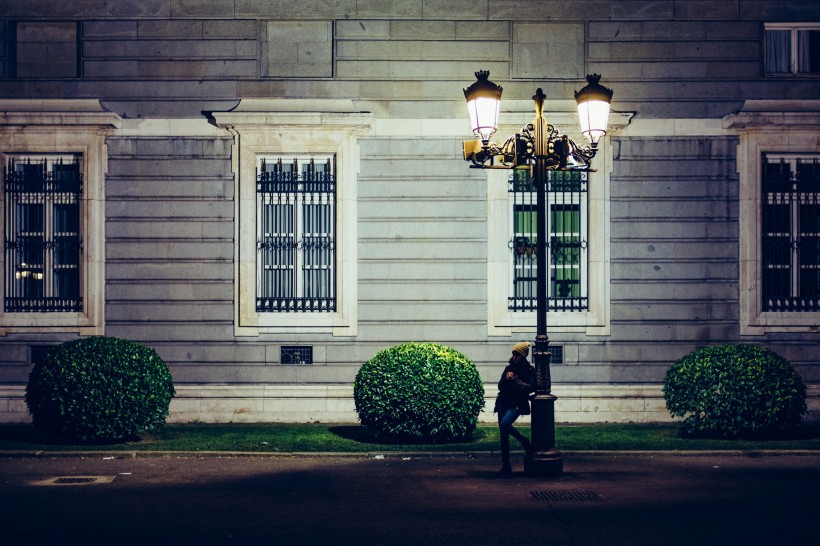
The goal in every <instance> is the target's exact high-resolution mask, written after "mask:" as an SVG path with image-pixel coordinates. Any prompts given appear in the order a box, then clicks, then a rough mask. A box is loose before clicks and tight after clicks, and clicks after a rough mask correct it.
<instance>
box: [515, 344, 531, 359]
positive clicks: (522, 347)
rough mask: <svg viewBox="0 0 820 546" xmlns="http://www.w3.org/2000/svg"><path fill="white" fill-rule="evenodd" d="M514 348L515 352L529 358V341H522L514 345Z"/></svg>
mask: <svg viewBox="0 0 820 546" xmlns="http://www.w3.org/2000/svg"><path fill="white" fill-rule="evenodd" d="M512 350H513V352H514V353H518V354H520V355H521V356H523V357H524V358H527V355H529V354H530V344H529V342H527V341H522V342H521V343H516V344H515V345H513V348H512Z"/></svg>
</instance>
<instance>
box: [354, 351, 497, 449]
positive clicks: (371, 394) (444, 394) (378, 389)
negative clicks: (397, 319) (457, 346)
mask: <svg viewBox="0 0 820 546" xmlns="http://www.w3.org/2000/svg"><path fill="white" fill-rule="evenodd" d="M353 398H354V400H355V402H356V412H357V413H358V414H359V420H360V421H361V422H362V424H363V425H365V426H367V427H369V428H370V429H372V430H373V431H375V432H376V434H377V435H378V436H380V437H382V438H386V439H391V440H403V441H426V442H454V441H461V440H465V439H468V438H469V437H470V436H471V435H472V432H473V430H475V426H476V424H477V422H478V414H479V413H480V412H481V409H482V408H483V407H484V384H483V382H482V380H481V377H480V376H479V374H478V370H477V369H476V367H475V364H473V363H472V362H471V361H470V360H469V359H468V358H467V357H466V356H464V355H463V354H461V353H459V352H458V351H456V350H454V349H452V348H450V347H446V346H444V345H438V344H434V343H404V344H402V345H396V346H394V347H391V348H389V349H385V350H383V351H381V352H379V353H377V354H376V356H374V357H373V358H372V359H371V360H369V361H368V362H366V363H365V364H363V365H362V367H361V368H360V369H359V372H358V373H357V374H356V382H355V384H354V387H353Z"/></svg>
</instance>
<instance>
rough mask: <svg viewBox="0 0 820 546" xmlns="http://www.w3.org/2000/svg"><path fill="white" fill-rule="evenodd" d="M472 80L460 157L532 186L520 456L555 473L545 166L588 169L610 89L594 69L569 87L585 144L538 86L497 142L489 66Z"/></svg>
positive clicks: (542, 471)
mask: <svg viewBox="0 0 820 546" xmlns="http://www.w3.org/2000/svg"><path fill="white" fill-rule="evenodd" d="M475 75H476V81H475V82H474V83H473V84H472V85H471V86H470V87H468V88H467V89H465V90H464V97H465V98H466V99H467V108H468V110H469V113H470V123H471V125H472V130H473V133H474V134H475V135H476V136H477V137H478V138H477V140H472V141H466V142H464V159H465V160H466V161H470V162H472V164H471V165H470V166H471V167H474V168H481V169H528V170H529V171H530V176H531V177H532V179H533V181H534V184H535V189H536V194H537V197H536V212H537V218H538V228H537V238H538V240H537V242H536V244H537V247H536V275H537V277H536V285H537V291H536V317H537V321H536V336H535V346H534V348H533V364H534V366H535V374H536V391H535V397H534V398H533V401H532V417H531V422H530V430H531V436H532V451H531V453H528V454H527V457H526V459H525V460H524V470H525V472H526V473H527V474H530V475H534V476H557V475H560V474H561V473H562V472H563V467H564V460H563V456H562V455H561V452H560V451H558V450H557V449H555V400H556V397H555V395H553V394H552V393H551V390H552V380H551V378H550V365H549V364H550V363H549V361H550V352H549V337H547V311H548V309H549V307H548V303H547V222H546V217H547V216H546V211H547V203H546V192H547V178H548V174H547V173H548V171H556V170H560V171H569V170H573V171H579V170H580V171H590V170H591V169H590V164H591V161H592V158H593V157H595V154H596V153H597V151H598V141H599V139H600V138H601V137H602V136H604V135H605V134H606V131H607V123H608V119H609V105H610V102H611V101H612V90H610V89H607V88H606V87H604V86H603V85H601V84H600V83H599V80H600V79H601V77H600V76H599V75H598V74H593V75H590V76H587V78H586V79H587V85H586V86H585V87H583V88H582V89H581V90H580V91H576V92H575V101H576V103H577V105H578V116H579V118H580V121H581V134H583V135H584V136H585V137H586V138H587V140H589V144H588V145H587V146H580V145H578V144H577V143H576V142H575V141H574V140H572V139H571V138H569V137H568V136H566V135H562V134H561V133H560V132H559V131H558V130H557V129H556V128H555V126H553V125H550V124H548V123H547V120H546V118H545V117H544V100H545V99H546V98H547V97H546V95H544V92H543V91H542V90H541V89H540V88H539V89H538V90H537V91H536V92H535V95H534V96H533V97H532V99H533V101H535V119H534V120H533V122H532V123H530V124H529V125H527V126H526V127H524V128H523V129H522V130H521V132H520V133H517V134H515V135H513V136H511V137H509V138H508V139H507V140H506V141H505V142H504V144H502V145H500V146H499V145H497V144H495V143H493V142H491V141H490V137H491V136H492V134H493V133H495V131H496V130H497V129H498V114H499V112H500V110H501V92H502V88H501V86H499V85H496V84H495V83H493V82H491V81H490V80H489V77H490V72H489V71H479V72H476V73H475Z"/></svg>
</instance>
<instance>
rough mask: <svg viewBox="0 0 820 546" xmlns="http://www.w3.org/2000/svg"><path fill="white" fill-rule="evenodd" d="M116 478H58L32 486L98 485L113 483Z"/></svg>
mask: <svg viewBox="0 0 820 546" xmlns="http://www.w3.org/2000/svg"><path fill="white" fill-rule="evenodd" d="M115 477H116V476H56V477H54V478H48V479H45V480H40V481H36V482H31V485H97V484H102V483H111V482H113V481H114V478H115Z"/></svg>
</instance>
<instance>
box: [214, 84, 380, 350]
mask: <svg viewBox="0 0 820 546" xmlns="http://www.w3.org/2000/svg"><path fill="white" fill-rule="evenodd" d="M211 118H212V120H213V123H214V124H215V125H216V126H217V127H220V128H223V129H225V130H227V131H228V132H230V133H231V134H232V135H233V137H234V145H233V150H232V156H233V157H232V168H233V172H234V183H235V188H236V199H235V215H236V216H235V217H236V219H237V221H236V222H235V225H236V228H235V229H236V241H237V246H236V260H235V264H236V265H235V278H236V279H237V282H236V283H235V288H234V298H235V305H234V319H235V322H234V332H235V334H236V335H237V336H258V335H260V334H263V333H281V332H288V333H295V332H301V333H332V334H333V335H335V336H355V335H356V332H357V318H356V309H357V299H358V298H357V261H358V260H357V208H356V205H357V183H356V180H357V176H358V170H359V148H358V142H357V139H358V137H359V136H360V135H362V134H365V133H367V132H368V131H370V130H371V128H372V124H373V117H372V115H371V114H369V113H362V112H356V111H355V110H354V108H353V103H352V102H351V101H316V100H295V101H289V100H280V99H270V100H261V99H252V100H247V101H246V100H243V101H241V102H240V104H239V105H238V106H236V108H234V109H233V110H231V111H230V112H213V113H211ZM258 154H283V155H287V154H334V155H335V157H336V173H337V180H338V182H337V195H336V199H337V211H338V212H337V223H338V225H337V233H338V237H337V239H338V240H337V242H336V244H337V264H336V266H337V283H338V285H337V290H336V293H337V298H338V301H337V310H336V311H335V312H332V313H258V312H257V311H256V305H255V302H256V299H255V292H256V253H257V251H256V236H255V233H256V157H257V155H258Z"/></svg>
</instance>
